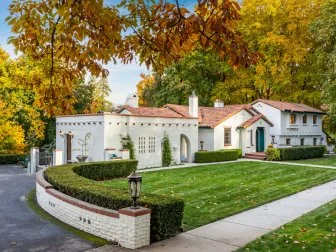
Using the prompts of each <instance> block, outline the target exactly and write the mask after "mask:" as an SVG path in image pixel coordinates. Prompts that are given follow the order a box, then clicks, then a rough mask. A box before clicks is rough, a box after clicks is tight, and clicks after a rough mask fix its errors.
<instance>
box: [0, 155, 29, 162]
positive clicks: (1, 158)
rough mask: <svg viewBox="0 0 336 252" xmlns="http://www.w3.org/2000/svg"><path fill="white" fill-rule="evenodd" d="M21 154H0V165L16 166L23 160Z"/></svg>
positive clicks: (23, 156)
mask: <svg viewBox="0 0 336 252" xmlns="http://www.w3.org/2000/svg"><path fill="white" fill-rule="evenodd" d="M25 157H26V155H23V154H0V164H18V163H20V162H22V161H23V160H24V159H25Z"/></svg>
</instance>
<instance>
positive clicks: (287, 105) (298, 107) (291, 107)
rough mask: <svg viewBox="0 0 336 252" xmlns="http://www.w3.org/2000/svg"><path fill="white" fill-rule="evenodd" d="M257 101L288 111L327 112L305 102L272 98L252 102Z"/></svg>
mask: <svg viewBox="0 0 336 252" xmlns="http://www.w3.org/2000/svg"><path fill="white" fill-rule="evenodd" d="M257 102H262V103H265V104H267V105H270V106H272V107H273V108H276V109H279V110H281V111H286V112H302V113H318V114H325V112H323V111H321V110H319V109H316V108H313V107H310V106H308V105H305V104H303V103H292V102H285V101H272V100H264V99H258V100H256V101H254V102H252V105H253V104H255V103H257Z"/></svg>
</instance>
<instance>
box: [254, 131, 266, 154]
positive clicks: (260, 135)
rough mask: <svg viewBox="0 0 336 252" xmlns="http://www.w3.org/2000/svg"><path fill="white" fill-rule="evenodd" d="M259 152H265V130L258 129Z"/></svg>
mask: <svg viewBox="0 0 336 252" xmlns="http://www.w3.org/2000/svg"><path fill="white" fill-rule="evenodd" d="M256 135H257V136H256V143H257V152H264V151H265V134H264V128H257V132H256Z"/></svg>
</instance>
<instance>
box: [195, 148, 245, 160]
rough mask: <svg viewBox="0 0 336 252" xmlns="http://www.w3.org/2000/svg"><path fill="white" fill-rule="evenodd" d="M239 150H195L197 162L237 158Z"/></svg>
mask: <svg viewBox="0 0 336 252" xmlns="http://www.w3.org/2000/svg"><path fill="white" fill-rule="evenodd" d="M239 154H240V152H239V150H238V149H234V150H218V151H198V152H195V162H196V163H213V162H221V161H230V160H237V159H238V158H239Z"/></svg>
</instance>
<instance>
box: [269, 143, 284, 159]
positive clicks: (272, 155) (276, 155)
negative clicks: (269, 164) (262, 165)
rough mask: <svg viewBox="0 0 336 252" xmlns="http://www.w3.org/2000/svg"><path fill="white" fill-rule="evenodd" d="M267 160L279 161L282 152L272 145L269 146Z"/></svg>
mask: <svg viewBox="0 0 336 252" xmlns="http://www.w3.org/2000/svg"><path fill="white" fill-rule="evenodd" d="M265 154H266V160H268V161H279V160H280V159H281V157H280V150H279V149H277V148H273V146H272V145H270V146H268V147H267V149H266V152H265Z"/></svg>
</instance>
